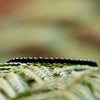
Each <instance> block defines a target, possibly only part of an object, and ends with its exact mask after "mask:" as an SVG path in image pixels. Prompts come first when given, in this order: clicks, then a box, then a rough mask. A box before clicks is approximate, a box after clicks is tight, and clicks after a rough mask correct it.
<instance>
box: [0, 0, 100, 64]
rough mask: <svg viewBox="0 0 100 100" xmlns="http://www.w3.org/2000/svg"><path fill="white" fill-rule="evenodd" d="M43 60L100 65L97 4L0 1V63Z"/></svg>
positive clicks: (92, 0) (98, 0)
mask: <svg viewBox="0 0 100 100" xmlns="http://www.w3.org/2000/svg"><path fill="white" fill-rule="evenodd" d="M24 56H27V57H29V56H32V57H34V56H37V57H39V56H43V57H45V56H47V57H51V56H52V57H55V56H58V57H69V58H78V59H91V60H95V61H97V62H98V63H99V62H100V0H0V62H2V63H3V62H6V61H7V60H9V59H11V58H12V57H24Z"/></svg>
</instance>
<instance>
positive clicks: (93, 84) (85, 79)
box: [0, 63, 100, 100]
mask: <svg viewBox="0 0 100 100" xmlns="http://www.w3.org/2000/svg"><path fill="white" fill-rule="evenodd" d="M99 72H100V70H99V69H98V68H97V67H90V66H87V65H67V64H55V63H54V64H45V63H42V64H41V63H36V64H34V63H27V64H26V63H24V64H22V63H1V64H0V98H1V100H33V99H34V100H66V99H67V100H86V99H87V100H97V99H100V95H99V93H100V87H99V85H100V74H99Z"/></svg>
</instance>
